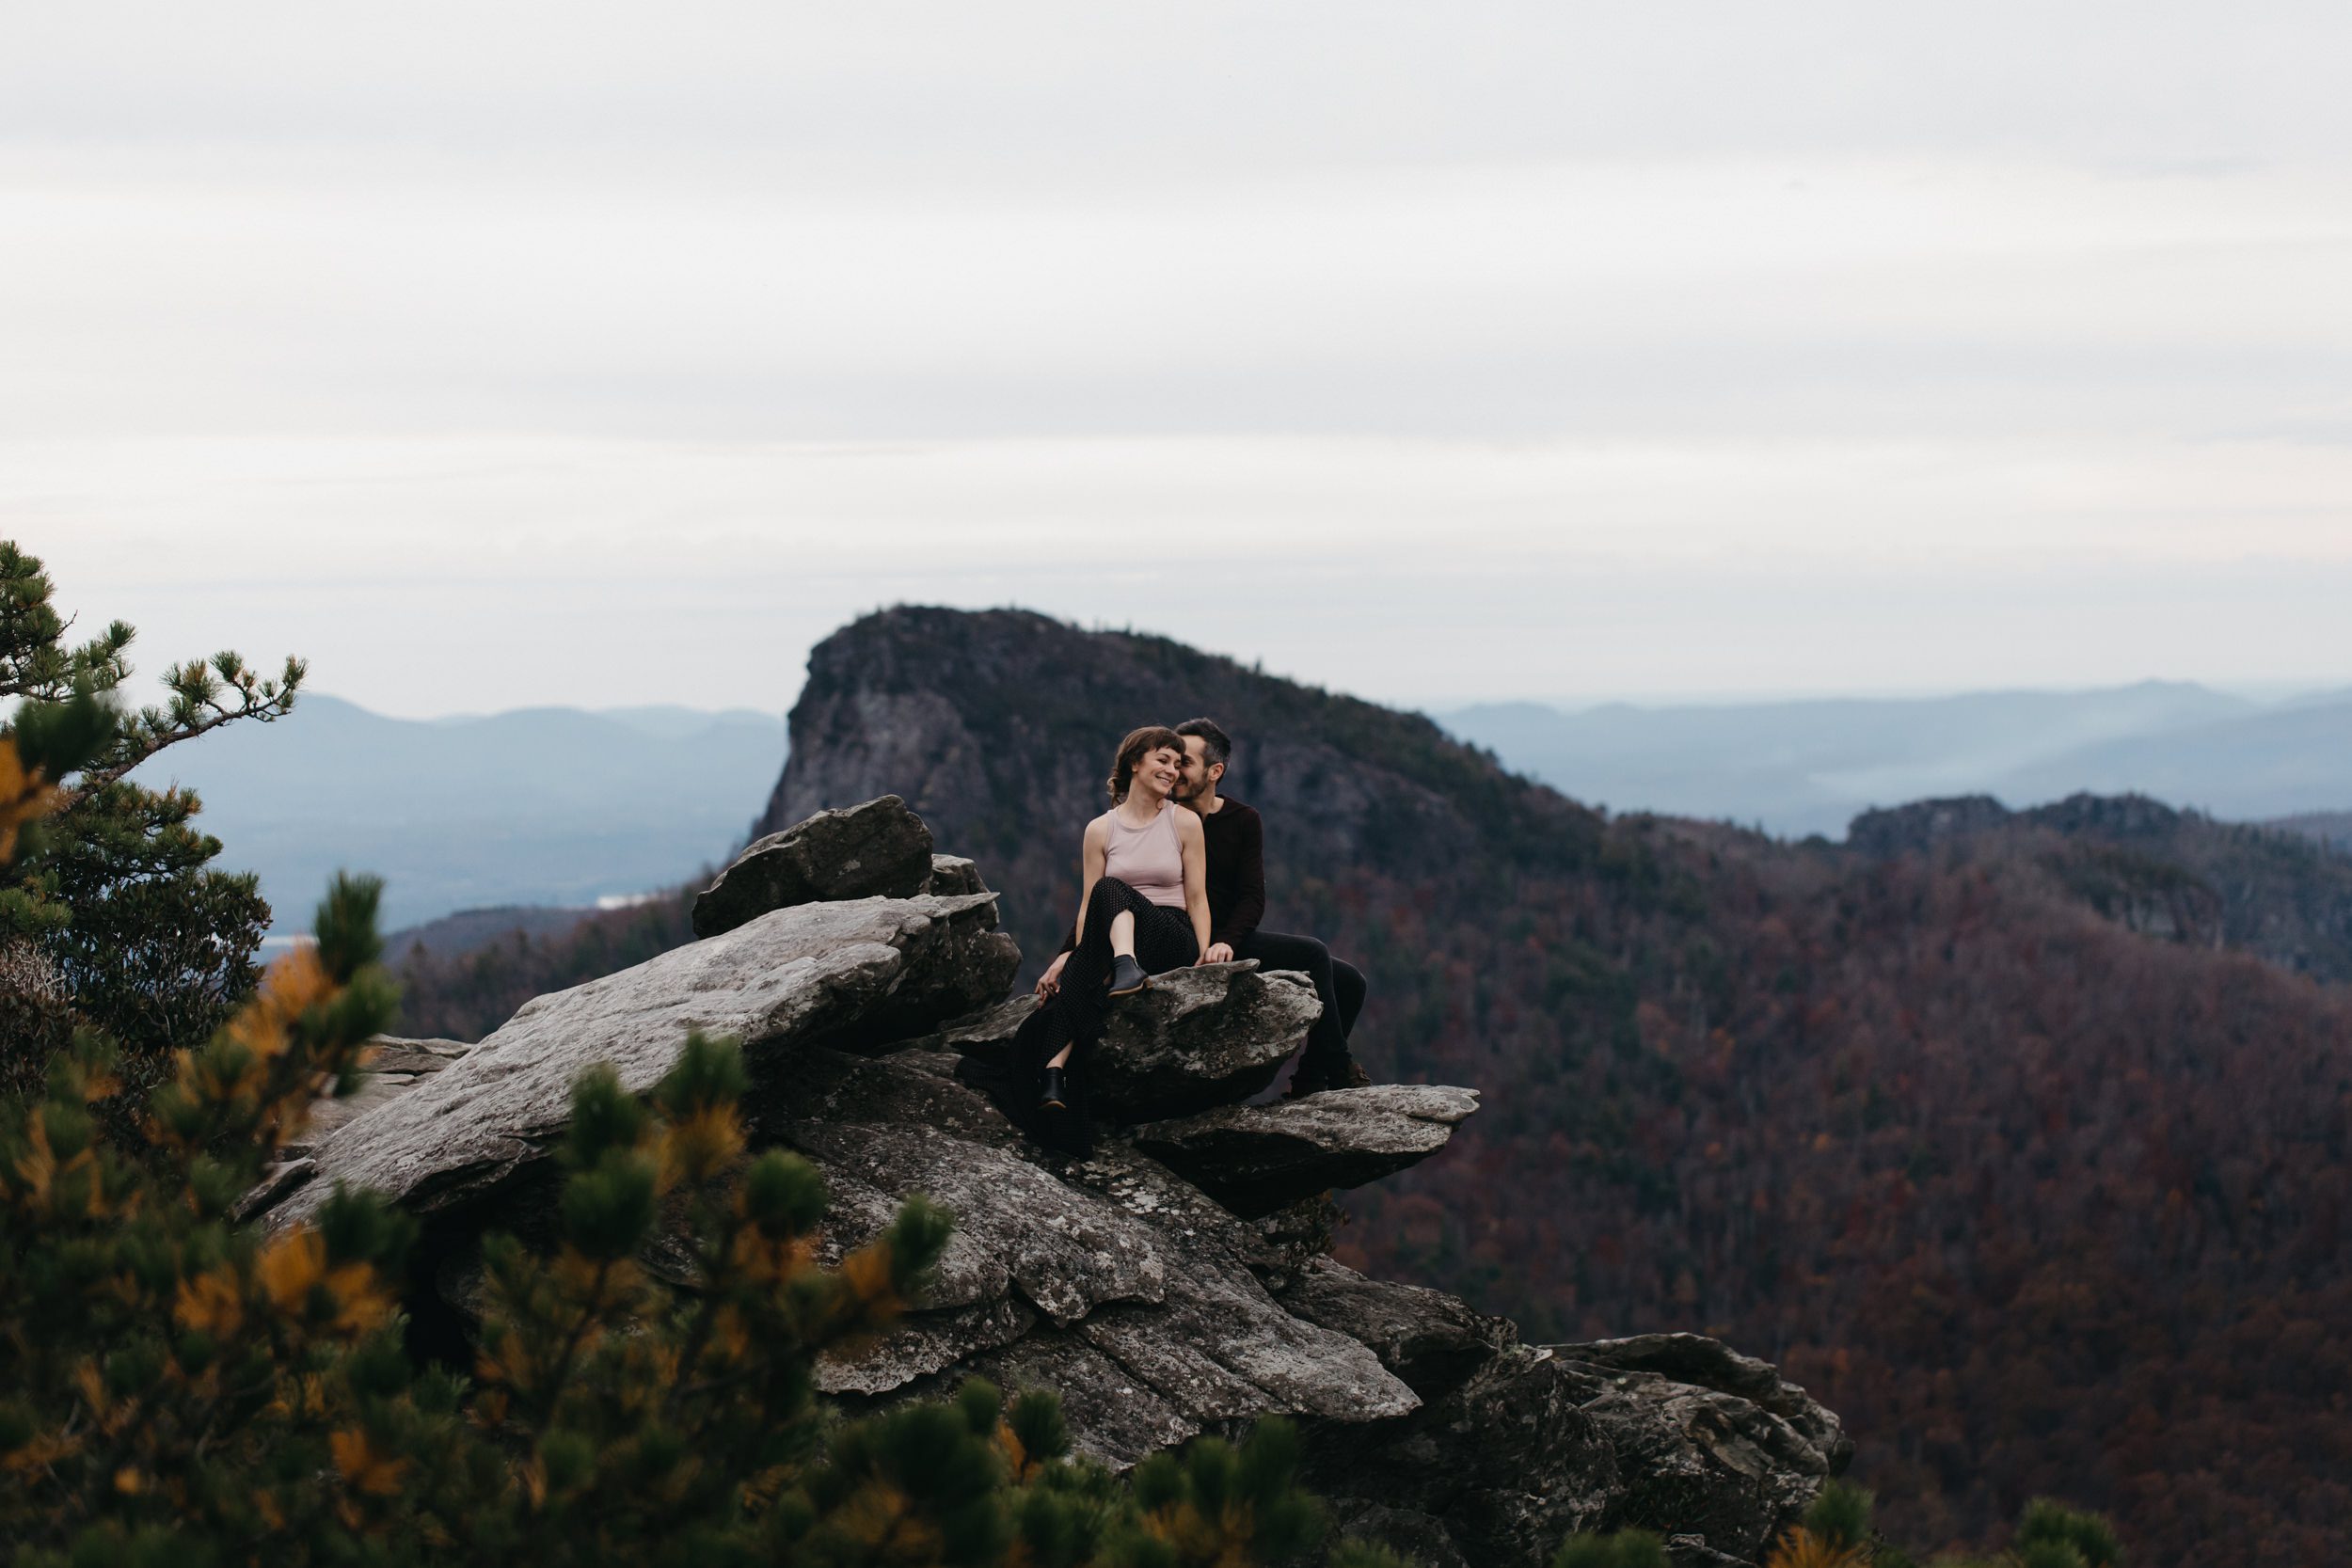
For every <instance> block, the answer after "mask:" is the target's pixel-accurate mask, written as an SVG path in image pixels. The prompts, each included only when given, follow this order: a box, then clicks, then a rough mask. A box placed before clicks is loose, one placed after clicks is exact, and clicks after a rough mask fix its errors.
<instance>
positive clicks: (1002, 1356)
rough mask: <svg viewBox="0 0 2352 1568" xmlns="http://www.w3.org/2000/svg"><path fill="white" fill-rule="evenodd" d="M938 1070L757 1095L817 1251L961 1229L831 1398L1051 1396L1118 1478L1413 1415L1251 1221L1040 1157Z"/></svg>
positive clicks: (821, 1063)
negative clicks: (902, 1229) (1139, 1467)
mask: <svg viewBox="0 0 2352 1568" xmlns="http://www.w3.org/2000/svg"><path fill="white" fill-rule="evenodd" d="M953 1068H954V1058H953V1057H952V1056H950V1055H946V1054H943V1053H934V1052H931V1051H929V1050H924V1049H919V1048H918V1049H910V1050H907V1051H902V1052H898V1053H892V1054H889V1055H886V1056H882V1057H880V1058H878V1059H875V1060H871V1061H867V1060H863V1059H861V1058H859V1057H857V1056H854V1055H850V1054H848V1053H833V1052H821V1051H820V1052H814V1053H808V1054H807V1055H806V1056H805V1057H804V1058H803V1061H802V1062H801V1070H800V1071H798V1072H796V1073H795V1074H794V1075H793V1077H792V1079H791V1080H790V1081H789V1082H788V1083H785V1084H780V1085H777V1086H776V1088H775V1090H774V1091H773V1093H772V1094H771V1096H770V1097H769V1098H768V1099H767V1100H766V1101H764V1102H763V1107H762V1111H761V1117H760V1128H761V1132H762V1133H763V1135H764V1136H767V1137H771V1138H772V1139H773V1140H774V1141H775V1142H777V1143H779V1144H781V1145H783V1146H784V1147H786V1148H792V1149H794V1150H796V1151H798V1152H799V1153H801V1154H802V1155H803V1156H804V1157H806V1158H807V1159H809V1160H810V1161H812V1162H813V1163H814V1164H816V1165H817V1166H818V1169H819V1170H820V1171H822V1172H823V1173H824V1176H825V1180H826V1182H827V1186H828V1189H829V1191H830V1192H831V1194H832V1197H833V1206H832V1209H831V1212H830V1213H829V1216H828V1219H827V1225H826V1241H825V1246H826V1249H827V1252H826V1254H825V1255H826V1256H827V1257H837V1256H839V1255H841V1254H843V1253H846V1252H847V1251H849V1250H850V1249H852V1248H854V1247H856V1246H860V1245H863V1244H864V1243H866V1242H867V1241H869V1240H871V1239H872V1238H873V1237H874V1236H876V1235H878V1234H880V1233H881V1231H882V1229H883V1227H886V1226H887V1225H888V1224H889V1221H890V1216H891V1215H892V1213H893V1212H895V1211H896V1210H897V1207H898V1204H899V1203H900V1202H902V1201H903V1200H905V1199H906V1198H909V1197H912V1196H916V1195H917V1194H920V1195H922V1196H926V1197H928V1198H930V1200H931V1201H932V1202H934V1203H937V1204H939V1205H941V1206H942V1207H944V1208H946V1210H947V1211H948V1212H950V1213H952V1214H954V1215H955V1216H956V1230H955V1233H954V1236H953V1238H952V1239H951V1241H950V1243H949V1245H948V1252H947V1256H946V1258H945V1259H943V1260H942V1264H941V1267H940V1270H939V1275H938V1278H937V1279H936V1280H935V1281H934V1282H933V1284H932V1285H931V1287H930V1291H929V1293H928V1294H927V1295H926V1296H925V1297H924V1298H923V1299H922V1300H921V1301H919V1302H917V1303H915V1304H914V1307H915V1309H914V1311H912V1312H910V1313H909V1314H907V1316H906V1318H905V1319H904V1320H902V1322H901V1323H900V1324H899V1326H898V1328H897V1329H896V1330H895V1331H894V1332H892V1333H891V1334H890V1335H888V1336H886V1337H884V1338H883V1339H882V1340H881V1341H880V1342H879V1343H877V1344H876V1345H874V1346H872V1347H870V1348H868V1349H866V1350H865V1351H863V1352H861V1353H860V1354H856V1355H854V1356H850V1357H844V1358H837V1359H835V1360H833V1361H829V1362H827V1363H825V1364H823V1365H822V1366H820V1367H819V1369H818V1382H819V1386H821V1387H822V1388H824V1389H825V1390H826V1391H827V1392H829V1393H832V1394H834V1395H835V1396H836V1397H844V1398H862V1399H867V1400H872V1399H889V1398H907V1397H912V1396H914V1395H918V1394H928V1393H934V1392H939V1391H942V1390H944V1389H946V1387H949V1386H952V1384H953V1383H954V1382H955V1381H957V1380H959V1379H961V1377H964V1376H968V1375H971V1374H973V1373H975V1372H977V1373H981V1374H983V1375H987V1376H990V1377H993V1378H995V1379H997V1380H998V1381H999V1382H1000V1383H1003V1384H1005V1385H1007V1386H1015V1385H1020V1384H1027V1383H1037V1384H1045V1385H1048V1386H1053V1387H1056V1388H1057V1389H1060V1390H1061V1392H1062V1394H1063V1397H1064V1401H1065V1404H1066V1408H1067V1412H1068V1415H1069V1418H1070V1420H1071V1428H1072V1433H1073V1440H1074V1441H1075V1442H1076V1444H1077V1446H1078V1447H1079V1448H1080V1449H1082V1450H1083V1451H1086V1452H1088V1453H1090V1454H1092V1455H1094V1456H1095V1457H1097V1458H1099V1459H1102V1460H1104V1461H1105V1462H1106V1463H1109V1464H1112V1465H1120V1466H1122V1467H1123V1466H1125V1465H1132V1464H1134V1463H1136V1461H1137V1460H1139V1459H1141V1458H1143V1457H1144V1456H1145V1455H1146V1454H1149V1453H1151V1452H1152V1451H1153V1450H1154V1449H1160V1448H1164V1447H1167V1446H1168V1444H1171V1443H1175V1442H1181V1441H1183V1440H1184V1438H1186V1437H1189V1436H1191V1435H1193V1434H1195V1433H1200V1432H1204V1431H1231V1430H1233V1429H1235V1428H1236V1427H1237V1426H1238V1425H1241V1424H1246V1423H1247V1422H1248V1421H1250V1420H1253V1419H1255V1418H1258V1417H1261V1416H1266V1415H1288V1416H1294V1417H1299V1418H1307V1419H1312V1420H1321V1421H1332V1422H1339V1423H1343V1424H1345V1423H1358V1422H1363V1421H1372V1420H1382V1419H1388V1418H1394V1417H1398V1416H1402V1415H1406V1414H1408V1413H1409V1412H1411V1411H1412V1410H1413V1409H1415V1408H1416V1407H1418V1405H1419V1404H1420V1399H1419V1397H1418V1396H1417V1395H1416V1394H1415V1393H1414V1392H1413V1391H1412V1389H1411V1388H1410V1387H1409V1386H1406V1384H1405V1383H1404V1382H1403V1381H1402V1380H1400V1379H1398V1378H1397V1377H1396V1376H1394V1375H1393V1374H1392V1373H1391V1372H1390V1371H1388V1370H1386V1369H1385V1368H1383V1367H1382V1365H1381V1363H1380V1360H1379V1357H1378V1355H1377V1354H1375V1353H1374V1352H1373V1351H1372V1350H1371V1349H1370V1348H1369V1347H1367V1346H1366V1345H1364V1344H1363V1343H1362V1342H1361V1341H1360V1340H1358V1339H1355V1338H1352V1337H1350V1336H1347V1335H1344V1334H1341V1333H1337V1332H1334V1331H1331V1330H1328V1329H1326V1328H1324V1327H1322V1326H1321V1325H1320V1324H1318V1323H1313V1322H1311V1321H1310V1320H1307V1319H1304V1318H1301V1317H1298V1316H1295V1315H1294V1314H1293V1313H1291V1312H1289V1311H1286V1310H1284V1308H1283V1307H1281V1305H1280V1304H1279V1303H1278V1302H1277V1301H1276V1300H1275V1298H1274V1296H1273V1295H1272V1294H1271V1293H1270V1291H1268V1289H1267V1287H1266V1284H1265V1283H1264V1281H1263V1279H1262V1278H1261V1275H1260V1269H1261V1268H1262V1267H1264V1268H1268V1269H1269V1272H1271V1265H1272V1264H1273V1259H1272V1255H1271V1254H1270V1252H1269V1251H1268V1249H1267V1248H1266V1246H1265V1244H1264V1243H1263V1241H1262V1240H1261V1239H1260V1238H1259V1236H1258V1235H1257V1233H1256V1231H1255V1230H1254V1229H1252V1227H1249V1226H1248V1225H1246V1224H1244V1223H1242V1222H1241V1221H1240V1220H1239V1219H1237V1218H1236V1217H1235V1216H1234V1215H1232V1214H1231V1213H1230V1212H1226V1211H1225V1210H1223V1209H1222V1208H1220V1207H1219V1206H1218V1205H1216V1204H1215V1203H1213V1202H1210V1201H1209V1200H1208V1199H1207V1198H1206V1197H1204V1196H1202V1195H1201V1194H1200V1192H1199V1191H1198V1190H1197V1189H1195V1188H1192V1187H1191V1186H1190V1185H1189V1184H1188V1183H1186V1182H1184V1181H1183V1180H1180V1179H1178V1178H1176V1177H1175V1176H1173V1175H1172V1174H1171V1173H1169V1172H1168V1170H1167V1169H1165V1168H1164V1167H1162V1166H1160V1165H1157V1164H1154V1163H1153V1162H1152V1161H1150V1160H1148V1159H1145V1158H1143V1157H1141V1156H1139V1155H1137V1154H1136V1153H1135V1152H1133V1151H1132V1150H1129V1149H1125V1148H1117V1147H1111V1148H1106V1149H1105V1150H1104V1152H1103V1154H1102V1155H1101V1156H1100V1157H1098V1158H1095V1159H1090V1160H1087V1161H1083V1162H1070V1161H1064V1160H1059V1159H1057V1158H1056V1157H1054V1156H1052V1155H1049V1154H1047V1153H1046V1152H1045V1151H1044V1150H1042V1149H1041V1148H1038V1147H1037V1146H1036V1145H1034V1144H1031V1143H1029V1142H1028V1141H1027V1140H1026V1139H1025V1138H1022V1137H1021V1136H1020V1135H1019V1134H1018V1133H1016V1132H1013V1130H1012V1128H1011V1127H1010V1125H1009V1123H1007V1122H1006V1121H1005V1120H1004V1118H1003V1117H1000V1116H999V1115H998V1114H997V1113H996V1111H995V1109H994V1107H993V1106H992V1105H991V1104H990V1103H989V1101H987V1099H986V1098H985V1097H984V1096H982V1095H980V1094H978V1093H977V1092H976V1091H974V1090H972V1089H970V1088H968V1087H966V1086H965V1085H962V1084H961V1083H959V1082H957V1081H956V1080H955V1078H954V1076H953Z"/></svg>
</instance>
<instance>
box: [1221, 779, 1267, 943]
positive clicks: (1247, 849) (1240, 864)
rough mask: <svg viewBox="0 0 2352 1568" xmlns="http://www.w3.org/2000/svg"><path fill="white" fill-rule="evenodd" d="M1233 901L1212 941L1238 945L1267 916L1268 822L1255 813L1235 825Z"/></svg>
mask: <svg viewBox="0 0 2352 1568" xmlns="http://www.w3.org/2000/svg"><path fill="white" fill-rule="evenodd" d="M1234 828H1235V831H1234V833H1233V902H1232V905H1231V907H1229V908H1228V909H1227V910H1226V911H1225V918H1224V919H1223V920H1222V921H1220V922H1218V923H1217V926H1216V929H1215V930H1213V931H1211V932H1210V933H1209V940H1210V941H1212V942H1223V943H1225V944H1226V945H1227V946H1228V947H1232V946H1236V945H1238V944H1239V943H1240V942H1243V941H1244V940H1245V939H1247V938H1248V935H1249V933H1250V932H1252V931H1254V930H1256V929H1257V928H1258V922H1259V921H1261V920H1263V919H1264V918H1265V824H1264V823H1263V821H1262V820H1260V819H1259V816H1258V814H1257V813H1256V812H1254V811H1253V812H1251V813H1250V814H1249V815H1248V816H1245V817H1243V818H1242V819H1241V821H1239V822H1238V823H1236V824H1234Z"/></svg>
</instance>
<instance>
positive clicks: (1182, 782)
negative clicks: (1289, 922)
mask: <svg viewBox="0 0 2352 1568" xmlns="http://www.w3.org/2000/svg"><path fill="white" fill-rule="evenodd" d="M1176 733H1177V734H1178V735H1180V736H1183V737H1184V768H1183V772H1182V776H1181V777H1180V778H1179V779H1178V780H1177V783H1176V789H1175V793H1174V796H1173V799H1174V800H1176V801H1177V803H1178V804H1180V805H1184V806H1187V807H1189V808H1191V809H1192V810H1193V811H1196V812H1198V813H1200V826H1201V829H1202V831H1203V833H1204V835H1205V837H1206V839H1207V842H1208V879H1209V947H1208V951H1207V952H1205V953H1203V954H1202V955H1201V962H1203V963H1219V962H1222V961H1224V960H1225V959H1228V958H1255V959H1257V960H1258V966H1259V967H1260V968H1261V969H1295V970H1304V971H1305V972H1306V974H1307V977H1308V978H1309V979H1310V980H1312V981H1313V982H1314V987H1315V995H1316V997H1317V998H1319V999H1320V1000H1321V1001H1322V1003H1323V1016H1322V1017H1321V1018H1319V1019H1317V1020H1315V1022H1314V1025H1313V1027H1312V1028H1311V1029H1309V1030H1308V1031H1307V1049H1306V1050H1305V1051H1304V1052H1302V1053H1300V1054H1299V1058H1298V1068H1297V1070H1296V1071H1295V1072H1294V1073H1293V1074H1292V1076H1291V1084H1290V1091H1289V1092H1290V1096H1291V1098H1293V1099H1296V1098H1298V1097H1299V1096H1301V1095H1309V1094H1313V1093H1315V1092H1316V1091H1317V1090H1320V1089H1344V1088H1350V1087H1353V1086H1355V1085H1360V1084H1368V1083H1370V1082H1371V1081H1372V1080H1371V1079H1370V1078H1369V1077H1367V1076H1366V1075H1365V1073H1364V1070H1363V1069H1361V1068H1360V1067H1358V1066H1357V1065H1356V1062H1355V1059H1354V1058H1353V1057H1351V1056H1350V1055H1349V1054H1348V1051H1347V1037H1348V1036H1349V1034H1351V1033H1352V1032H1353V1031H1354V1029H1355V1027H1356V1015H1357V1014H1358V1013H1359V1012H1361V1011H1362V1010H1363V1006H1364V976H1363V972H1362V971H1361V970H1359V969H1358V968H1357V967H1356V966H1355V965H1354V964H1350V963H1344V962H1342V961H1341V960H1340V959H1338V958H1333V957H1331V950H1330V949H1329V948H1328V947H1326V946H1325V945H1324V944H1323V943H1322V942H1317V941H1316V940H1315V939H1314V938H1313V937H1296V936H1289V935H1286V934H1284V933H1282V932H1280V931H1262V930H1260V929H1258V922H1259V921H1260V920H1261V919H1263V917H1264V915H1265V828H1264V824H1263V822H1261V821H1260V820H1259V817H1258V814H1257V813H1256V812H1254V811H1252V810H1251V809H1250V808H1249V807H1248V806H1246V805H1244V804H1242V803H1241V802H1240V801H1239V800H1233V799H1232V798H1231V797H1230V796H1227V795H1223V794H1220V793H1219V792H1218V789H1217V785H1218V784H1221V783H1222V782H1223V781H1224V778H1225V768H1226V765H1227V764H1228V763H1229V762H1230V761H1232V755H1233V743H1232V739H1231V738H1229V737H1228V736H1226V734H1225V731H1224V730H1223V729H1222V728H1220V727H1219V726H1218V725H1217V723H1216V721H1215V720H1212V719H1188V720H1186V721H1184V722H1183V723H1181V724H1179V725H1177V726H1176Z"/></svg>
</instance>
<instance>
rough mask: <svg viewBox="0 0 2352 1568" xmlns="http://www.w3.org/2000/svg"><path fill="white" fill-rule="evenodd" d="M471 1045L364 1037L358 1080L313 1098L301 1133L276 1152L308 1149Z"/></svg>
mask: <svg viewBox="0 0 2352 1568" xmlns="http://www.w3.org/2000/svg"><path fill="white" fill-rule="evenodd" d="M472 1049H473V1047H472V1046H469V1045H468V1044H466V1043H465V1041H463V1040H441V1039H405V1038H402V1037H397V1036H393V1035H378V1036H376V1037H374V1038H373V1039H372V1040H370V1041H368V1057H367V1063H366V1065H365V1066H364V1067H362V1068H361V1069H359V1086H358V1088H357V1089H355V1090H353V1091H352V1092H351V1093H349V1094H347V1095H344V1096H343V1097H342V1099H340V1100H338V1099H334V1098H332V1097H324V1098H321V1099H319V1100H316V1101H312V1102H311V1104H310V1119H309V1120H308V1121H307V1122H305V1123H304V1124H303V1128H302V1134H301V1136H300V1137H298V1138H296V1139H294V1141H293V1142H291V1143H289V1144H287V1145H286V1146H285V1147H284V1148H282V1149H281V1150H280V1151H279V1152H280V1153H281V1154H282V1155H283V1156H284V1157H285V1158H287V1159H299V1158H301V1157H302V1156H304V1155H307V1154H309V1153H310V1150H311V1149H313V1148H317V1147H318V1145H319V1144H320V1143H322V1142H323V1141H325V1140H326V1136H327V1135H328V1134H329V1133H331V1132H335V1131H336V1130H337V1129H338V1128H340V1127H342V1125H343V1124H344V1123H346V1122H350V1121H356V1120H358V1118H359V1117H363V1116H365V1115H367V1113H368V1112H370V1111H373V1110H374V1109H375V1108H376V1107H377V1106H379V1105H388V1104H389V1103H391V1102H392V1101H395V1100H398V1099H399V1098H400V1097H401V1096H402V1095H404V1094H406V1093H407V1092H408V1091H409V1090H410V1089H413V1088H415V1087H416V1086H417V1085H419V1084H421V1083H423V1082H424V1081H425V1080H426V1079H427V1078H430V1077H432V1076H433V1074H435V1073H437V1072H438V1071H440V1070H441V1069H443V1068H445V1067H447V1066H449V1065H450V1063H452V1062H453V1061H455V1060H457V1059H458V1058H459V1057H460V1056H463V1055H464V1054H465V1053H467V1052H469V1051H471V1050H472Z"/></svg>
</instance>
